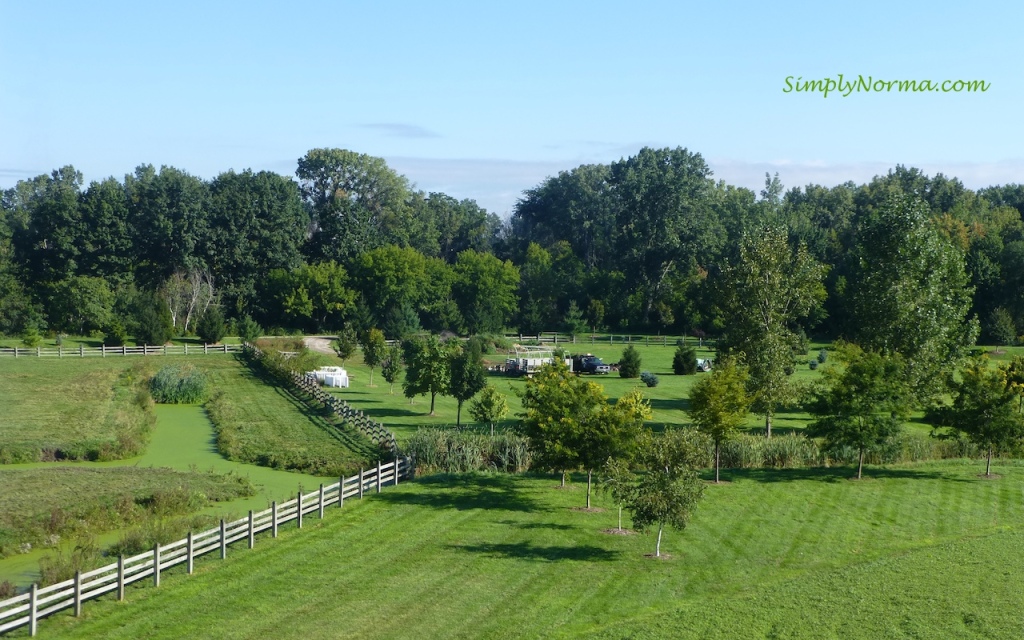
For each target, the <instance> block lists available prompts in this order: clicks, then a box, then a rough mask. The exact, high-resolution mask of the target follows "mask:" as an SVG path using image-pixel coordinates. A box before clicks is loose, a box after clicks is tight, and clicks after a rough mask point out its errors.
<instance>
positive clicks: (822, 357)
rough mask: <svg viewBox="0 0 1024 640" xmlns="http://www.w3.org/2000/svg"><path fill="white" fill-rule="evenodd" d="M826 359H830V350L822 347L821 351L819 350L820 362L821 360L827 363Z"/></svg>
mask: <svg viewBox="0 0 1024 640" xmlns="http://www.w3.org/2000/svg"><path fill="white" fill-rule="evenodd" d="M826 360H828V350H827V349H822V350H821V351H819V352H818V362H820V363H821V364H825V361H826Z"/></svg>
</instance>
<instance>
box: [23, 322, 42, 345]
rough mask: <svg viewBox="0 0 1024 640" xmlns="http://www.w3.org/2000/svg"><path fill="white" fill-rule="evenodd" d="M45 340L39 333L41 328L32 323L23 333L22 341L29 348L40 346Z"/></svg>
mask: <svg viewBox="0 0 1024 640" xmlns="http://www.w3.org/2000/svg"><path fill="white" fill-rule="evenodd" d="M42 341H43V337H42V336H41V335H39V329H37V328H36V327H35V325H30V326H28V327H26V328H25V330H24V331H23V332H22V333H21V343H22V344H23V345H25V346H26V347H29V348H34V347H38V346H39V345H40V344H41V343H42Z"/></svg>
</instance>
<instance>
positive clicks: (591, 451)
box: [575, 388, 653, 509]
mask: <svg viewBox="0 0 1024 640" xmlns="http://www.w3.org/2000/svg"><path fill="white" fill-rule="evenodd" d="M602 399H603V398H602ZM652 417H653V411H652V410H651V403H650V401H649V400H647V399H646V398H645V397H644V394H643V391H641V390H640V389H639V388H634V389H631V390H630V391H627V392H626V394H625V395H623V396H622V397H621V398H619V401H618V402H616V403H615V404H614V405H609V404H608V402H607V400H604V399H603V402H602V403H601V404H600V408H599V410H598V411H596V412H594V413H592V414H590V417H589V418H590V419H589V420H588V421H587V422H586V423H585V424H584V425H583V428H582V429H580V430H579V432H578V442H577V443H576V445H575V448H576V449H577V451H579V459H580V464H581V466H582V467H583V468H584V469H586V471H587V509H589V508H590V493H591V487H592V485H593V478H594V470H595V469H600V468H601V466H602V465H603V464H604V463H605V462H607V461H608V460H609V459H614V458H618V459H626V460H628V459H631V458H632V457H633V456H634V454H635V453H636V449H637V446H639V444H640V439H641V437H642V435H643V431H644V422H645V421H647V420H650V419H651V418H652Z"/></svg>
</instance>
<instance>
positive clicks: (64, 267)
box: [6, 166, 84, 290]
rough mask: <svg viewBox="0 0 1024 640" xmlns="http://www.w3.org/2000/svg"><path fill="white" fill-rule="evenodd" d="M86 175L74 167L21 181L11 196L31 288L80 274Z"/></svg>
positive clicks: (18, 253) (16, 245) (17, 253)
mask: <svg viewBox="0 0 1024 640" xmlns="http://www.w3.org/2000/svg"><path fill="white" fill-rule="evenodd" d="M81 188H82V174H81V173H80V172H78V171H77V170H75V168H74V167H72V166H66V167H62V168H60V169H57V170H54V171H53V172H52V173H51V174H50V175H41V176H38V177H36V178H33V179H32V180H28V181H21V182H19V183H18V185H17V186H16V187H15V188H14V189H13V190H11V192H10V193H9V194H8V196H7V197H6V200H7V204H6V207H7V208H9V209H11V210H13V211H14V215H12V218H13V219H14V221H15V224H14V226H13V229H12V231H13V236H12V242H13V249H14V259H15V261H16V262H17V263H18V265H19V266H20V268H21V271H22V272H23V273H24V274H26V275H27V276H28V277H29V282H27V283H26V284H29V285H30V287H31V288H34V289H37V290H38V289H42V288H43V287H45V286H47V285H49V284H52V283H55V282H60V281H62V280H67V279H68V278H70V277H72V276H74V275H76V274H77V273H78V258H79V256H80V254H81V251H82V235H83V233H84V225H83V222H82V215H81V211H80V210H79V202H78V199H79V192H80V190H81Z"/></svg>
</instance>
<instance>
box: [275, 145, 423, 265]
mask: <svg viewBox="0 0 1024 640" xmlns="http://www.w3.org/2000/svg"><path fill="white" fill-rule="evenodd" d="M295 175H296V176H298V178H299V189H300V192H301V194H302V198H303V201H304V202H305V203H306V205H307V207H308V208H309V210H310V211H311V212H312V215H313V220H312V228H313V233H312V236H311V238H310V240H309V246H308V250H307V253H308V256H309V257H310V258H311V259H314V260H336V261H338V262H340V263H342V264H351V262H352V261H353V260H354V259H355V258H356V257H357V256H358V255H360V254H362V253H365V252H366V251H369V250H372V249H375V248H377V247H381V246H384V245H387V244H399V245H405V244H407V243H408V240H409V237H408V227H409V222H410V219H411V211H410V208H409V205H408V199H409V195H410V194H409V184H408V181H407V180H406V179H405V178H404V177H402V176H400V175H398V174H397V173H395V171H394V170H392V169H391V168H390V167H388V165H387V163H386V162H385V161H384V160H383V159H382V158H375V157H373V156H368V155H366V154H362V153H355V152H353V151H348V150H346V149H312V150H311V151H309V152H308V153H307V154H306V155H305V156H303V157H302V158H300V159H299V166H298V169H297V170H296V171H295Z"/></svg>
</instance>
